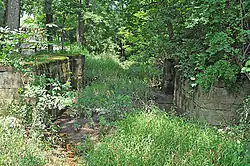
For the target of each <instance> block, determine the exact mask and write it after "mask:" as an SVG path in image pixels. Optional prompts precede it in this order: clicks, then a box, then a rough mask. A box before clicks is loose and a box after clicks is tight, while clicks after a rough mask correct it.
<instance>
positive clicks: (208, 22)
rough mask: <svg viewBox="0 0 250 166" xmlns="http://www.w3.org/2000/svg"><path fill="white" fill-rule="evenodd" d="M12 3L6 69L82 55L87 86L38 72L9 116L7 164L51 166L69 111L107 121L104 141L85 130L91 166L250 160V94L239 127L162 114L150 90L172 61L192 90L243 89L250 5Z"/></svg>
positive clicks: (222, 1)
mask: <svg viewBox="0 0 250 166" xmlns="http://www.w3.org/2000/svg"><path fill="white" fill-rule="evenodd" d="M10 2H12V1H10V0H0V65H1V66H12V67H14V68H15V69H16V71H19V72H24V74H25V75H29V76H30V75H32V72H31V71H30V70H29V68H28V67H24V66H23V64H25V62H26V63H27V61H29V64H31V65H32V64H34V65H36V59H39V58H41V59H43V60H44V61H46V62H47V60H48V59H49V58H51V57H53V55H54V54H58V53H60V55H62V54H72V53H74V54H75V53H77V54H78V53H81V54H83V55H86V62H85V73H84V74H85V85H84V86H85V88H84V89H81V90H80V91H79V92H77V93H74V92H73V91H72V88H71V86H70V82H66V83H65V84H62V83H60V82H59V81H58V80H56V79H49V78H46V77H44V76H38V77H33V76H31V77H30V78H29V81H28V84H27V85H25V86H24V87H20V88H19V89H18V91H19V95H20V102H19V103H18V104H17V103H13V105H12V106H11V107H10V108H9V109H8V110H6V111H4V112H0V115H1V116H0V165H45V164H46V162H48V159H46V155H45V154H44V153H43V152H45V151H48V149H47V147H51V146H49V145H52V144H56V143H57V139H61V138H59V137H58V135H57V131H58V129H59V128H58V126H57V125H56V124H55V123H54V120H56V118H57V116H58V114H59V112H62V111H64V110H65V109H67V108H69V112H70V113H71V114H72V115H77V116H75V117H74V118H78V117H79V116H80V117H84V118H86V119H91V118H93V117H96V115H97V117H98V120H97V121H98V123H99V125H100V133H101V135H102V136H103V137H102V139H101V140H99V141H100V142H99V143H98V144H96V145H94V144H93V142H92V141H91V139H90V138H89V136H86V139H85V141H84V140H83V141H82V143H81V144H80V146H78V147H77V149H76V153H77V154H78V155H82V156H83V157H84V159H86V164H87V165H197V166H199V165H225V166H226V165H239V166H241V165H242V166H244V165H246V166H247V165H249V163H250V145H249V141H250V136H249V130H250V125H249V114H250V104H249V103H250V99H249V97H248V98H246V99H245V100H244V102H243V107H242V108H241V109H239V112H238V114H239V116H238V118H236V120H237V122H236V124H237V126H233V127H229V126H230V125H228V126H224V128H223V129H219V130H218V128H216V127H214V128H213V127H211V126H207V125H204V124H198V123H192V122H190V121H187V120H184V119H182V118H178V117H176V116H173V115H166V114H164V113H162V112H161V111H160V110H158V108H155V106H154V103H153V101H152V99H153V98H154V92H153V91H152V88H151V87H159V85H160V83H159V82H160V79H161V74H162V73H161V68H162V65H163V62H164V59H165V58H169V59H174V60H175V61H176V62H177V64H176V66H175V69H177V70H179V71H181V72H182V75H183V76H184V77H185V79H187V80H191V81H192V82H191V83H192V87H193V88H196V87H198V86H201V87H203V88H204V89H207V90H209V88H211V87H212V86H214V85H216V84H220V86H221V85H222V86H224V87H226V88H227V89H230V90H234V89H237V88H235V87H237V86H239V85H240V84H239V82H244V81H245V80H247V79H248V80H250V59H249V54H250V1H247V0H240V1H230V0H202V1H197V0H196V1H194V0H185V1H184V0H168V1H166V0H154V1H151V0H150V1H149V0H141V1H137V0H120V1H116V0H115V1H111V0H91V1H89V0H85V1H83V0H80V1H79V0H57V1H55V0H16V1H13V3H10ZM20 17H22V18H21V24H20ZM19 28H20V29H19ZM26 49H27V50H26ZM29 51H30V52H32V53H34V54H35V55H33V56H30V52H29ZM24 54H28V55H24ZM39 54H40V55H41V56H40V57H39ZM48 54H49V56H47V55H48ZM42 55H45V56H44V57H43V56H42ZM38 57H39V58H38ZM54 60H55V61H56V60H58V59H54ZM76 77H78V76H76ZM0 79H1V78H0ZM75 96H76V97H75ZM86 119H85V120H86ZM97 126H98V125H97ZM79 127H80V126H79V124H77V123H75V124H73V128H74V130H76V131H77V130H78V129H79ZM92 128H94V126H92ZM111 129H112V131H113V132H112V134H110V132H109V130H111ZM84 138H85V137H84Z"/></svg>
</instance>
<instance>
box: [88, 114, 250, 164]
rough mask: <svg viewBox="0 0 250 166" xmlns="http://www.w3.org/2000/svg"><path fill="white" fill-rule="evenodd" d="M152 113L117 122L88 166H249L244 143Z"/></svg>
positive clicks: (91, 153)
mask: <svg viewBox="0 0 250 166" xmlns="http://www.w3.org/2000/svg"><path fill="white" fill-rule="evenodd" d="M153 110H154V111H153V112H151V113H146V112H145V111H142V112H139V113H136V114H131V115H129V116H127V117H126V118H125V119H124V120H122V121H119V122H118V123H117V132H116V133H115V134H113V135H111V136H106V137H105V138H104V139H103V140H102V141H101V143H100V144H98V145H96V146H95V148H92V150H91V151H89V153H87V155H86V160H87V163H88V164H87V165H110V166H113V165H141V166H143V165H159V166H162V165H178V166H179V165H190V166H200V165H224V166H229V165H235V166H236V165H237V166H247V165H249V163H250V145H249V142H247V141H246V140H244V139H242V138H240V137H231V136H229V135H230V134H229V133H226V132H218V130H217V129H216V128H211V127H209V126H206V125H204V124H197V123H191V122H187V121H185V120H184V119H182V118H178V117H173V116H169V115H166V114H165V113H162V112H160V111H158V110H157V111H155V109H153ZM219 131H220V130H219Z"/></svg>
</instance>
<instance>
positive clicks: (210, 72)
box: [196, 60, 240, 89]
mask: <svg viewBox="0 0 250 166" xmlns="http://www.w3.org/2000/svg"><path fill="white" fill-rule="evenodd" d="M239 70H240V68H239V67H238V66H237V65H234V64H230V62H228V61H226V60H219V61H217V62H216V63H215V64H214V65H211V66H209V67H207V68H206V69H205V71H204V72H203V73H200V74H197V81H196V83H198V84H200V85H202V86H203V87H204V88H206V89H208V88H210V87H211V86H212V85H213V84H214V83H216V82H218V81H221V82H220V83H222V84H223V85H224V86H225V87H228V88H232V87H234V84H235V82H236V78H237V74H238V73H239Z"/></svg>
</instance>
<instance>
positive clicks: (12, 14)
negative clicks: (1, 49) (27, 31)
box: [7, 0, 20, 30]
mask: <svg viewBox="0 0 250 166" xmlns="http://www.w3.org/2000/svg"><path fill="white" fill-rule="evenodd" d="M7 26H8V27H9V28H10V30H14V29H17V30H18V29H19V27H20V0H8V9H7Z"/></svg>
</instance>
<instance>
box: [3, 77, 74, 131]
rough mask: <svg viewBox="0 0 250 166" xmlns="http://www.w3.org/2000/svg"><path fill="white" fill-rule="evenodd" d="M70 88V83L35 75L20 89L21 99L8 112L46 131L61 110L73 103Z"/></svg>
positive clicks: (35, 127)
mask: <svg viewBox="0 0 250 166" xmlns="http://www.w3.org/2000/svg"><path fill="white" fill-rule="evenodd" d="M69 89H70V84H69V83H66V84H62V83H60V82H59V81H58V80H54V79H49V78H46V77H44V76H35V77H34V78H33V80H32V81H31V82H30V83H29V84H27V85H25V86H24V88H23V89H19V91H20V93H21V94H20V97H21V101H20V103H19V104H17V105H14V106H13V107H12V108H10V109H9V111H8V112H7V114H8V115H12V116H15V117H17V118H19V119H21V120H22V123H24V124H25V125H27V126H29V127H31V129H32V130H33V129H34V131H40V132H44V131H45V128H47V127H48V126H50V123H51V121H52V120H53V118H56V117H57V116H58V115H59V113H60V111H61V110H63V109H65V108H66V107H67V106H70V105H72V98H73V95H74V93H72V92H71V91H69Z"/></svg>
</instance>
